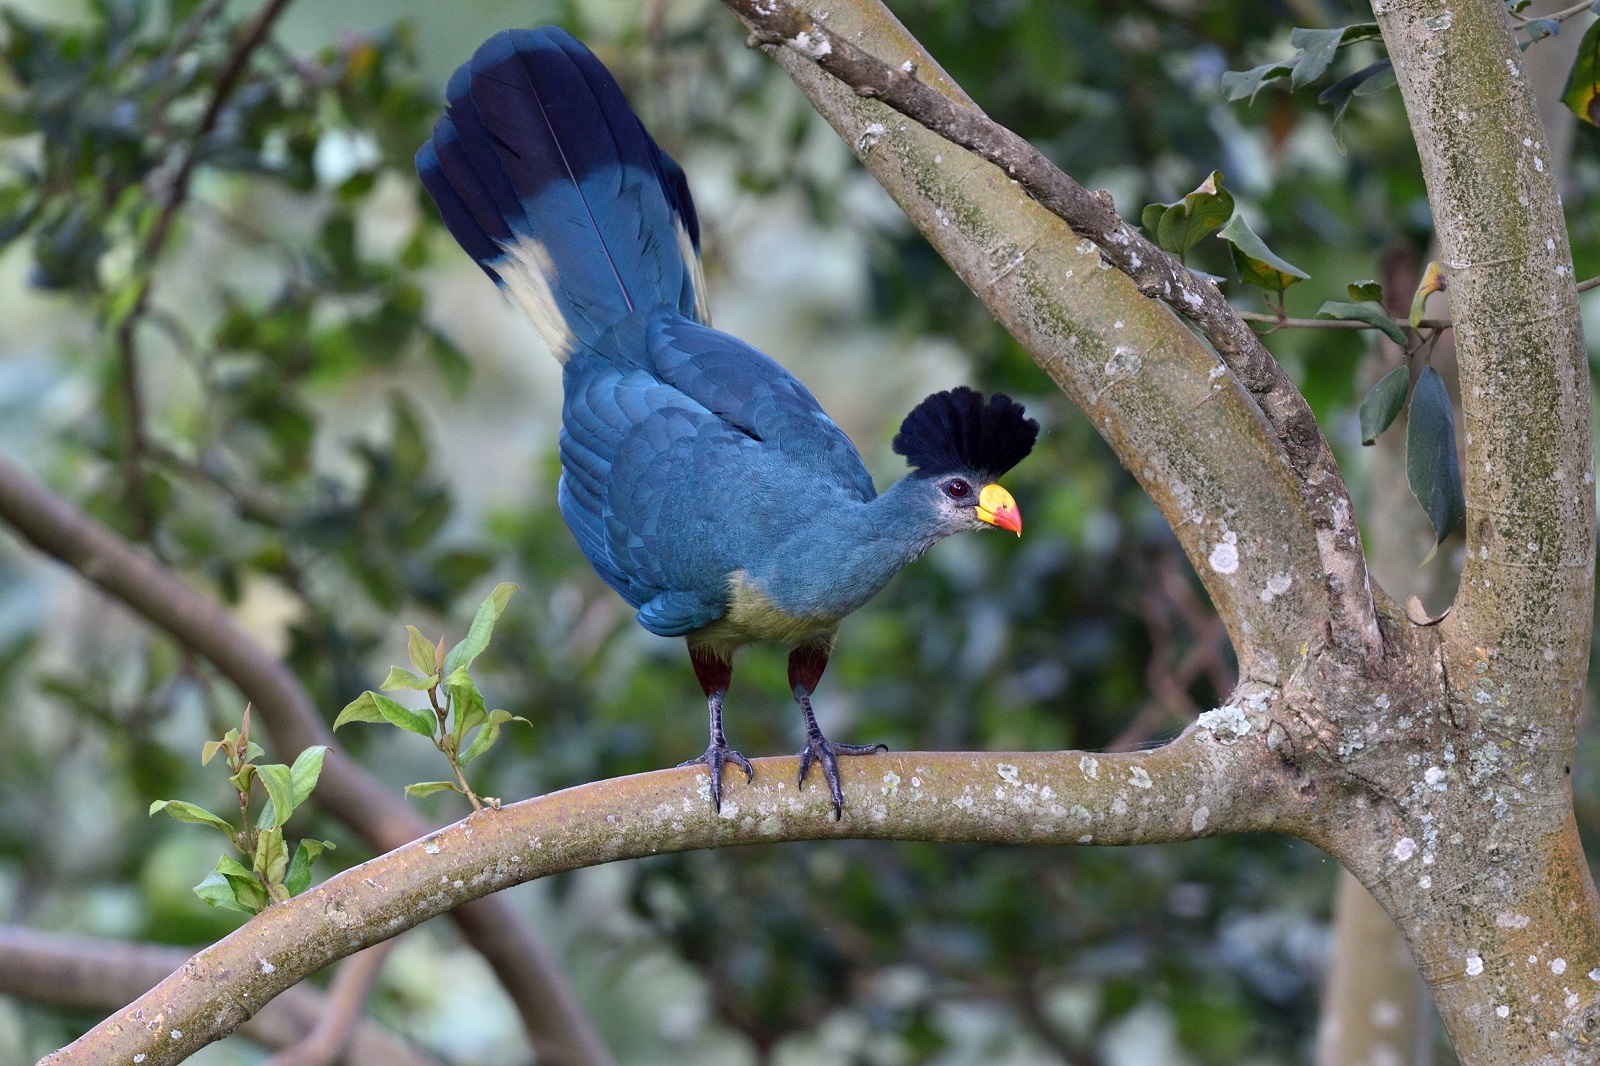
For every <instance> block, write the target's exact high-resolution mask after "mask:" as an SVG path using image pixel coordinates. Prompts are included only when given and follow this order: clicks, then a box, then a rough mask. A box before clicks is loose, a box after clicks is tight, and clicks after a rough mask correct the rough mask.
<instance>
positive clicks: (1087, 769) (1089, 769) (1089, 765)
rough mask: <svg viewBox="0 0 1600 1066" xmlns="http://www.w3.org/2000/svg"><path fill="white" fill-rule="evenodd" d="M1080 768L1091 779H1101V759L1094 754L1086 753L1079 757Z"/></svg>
mask: <svg viewBox="0 0 1600 1066" xmlns="http://www.w3.org/2000/svg"><path fill="white" fill-rule="evenodd" d="M1078 769H1079V770H1080V771H1082V772H1083V776H1084V777H1087V778H1088V779H1089V780H1090V781H1098V780H1100V760H1099V759H1096V758H1095V757H1094V756H1093V755H1085V756H1084V757H1083V758H1081V759H1079V760H1078Z"/></svg>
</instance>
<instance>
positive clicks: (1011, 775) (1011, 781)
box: [994, 762, 1022, 785]
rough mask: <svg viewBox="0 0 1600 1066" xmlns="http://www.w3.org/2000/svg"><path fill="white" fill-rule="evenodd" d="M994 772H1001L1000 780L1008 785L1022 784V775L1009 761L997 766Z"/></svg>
mask: <svg viewBox="0 0 1600 1066" xmlns="http://www.w3.org/2000/svg"><path fill="white" fill-rule="evenodd" d="M994 772H995V773H997V774H999V775H1000V780H1002V781H1004V782H1005V783H1006V784H1008V785H1020V784H1022V776H1021V775H1020V774H1019V773H1018V772H1017V768H1016V767H1015V766H1013V765H1011V764H1010V763H1008V762H1003V763H1001V764H1000V765H999V766H996V767H995V768H994Z"/></svg>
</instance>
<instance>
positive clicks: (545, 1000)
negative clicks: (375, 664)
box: [0, 458, 611, 1066]
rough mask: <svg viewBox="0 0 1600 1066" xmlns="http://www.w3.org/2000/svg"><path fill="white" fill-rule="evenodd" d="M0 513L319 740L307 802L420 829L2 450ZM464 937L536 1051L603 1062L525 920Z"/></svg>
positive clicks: (245, 650)
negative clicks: (321, 748)
mask: <svg viewBox="0 0 1600 1066" xmlns="http://www.w3.org/2000/svg"><path fill="white" fill-rule="evenodd" d="M0 519H4V520H5V521H7V522H9V523H10V524H11V525H12V527H13V528H15V529H16V531H17V532H18V533H20V534H21V535H22V536H23V537H25V538H26V539H27V540H28V541H29V542H30V543H31V544H33V545H34V546H35V547H37V548H38V549H40V550H41V551H43V552H46V553H47V554H49V555H52V556H54V557H55V558H57V559H59V560H61V561H62V562H64V563H66V564H67V565H68V566H70V567H72V568H73V569H74V570H76V571H78V572H79V573H80V574H82V575H83V576H84V577H85V578H87V579H88V580H90V581H92V582H94V583H95V584H96V585H98V586H99V587H100V588H102V589H104V590H105V591H106V592H107V593H109V594H110V595H112V596H113V597H115V598H116V599H118V600H120V601H121V602H122V603H124V604H126V605H127V606H128V607H130V608H131V609H132V610H134V611H135V612H137V613H138V614H140V615H141V616H143V617H144V618H145V620H146V621H148V622H149V623H150V624H151V625H153V626H155V627H156V628H157V629H159V630H162V631H164V632H166V633H167V634H168V635H169V636H171V637H172V638H173V639H174V640H176V641H177V642H178V643H179V644H181V645H183V646H184V647H186V648H188V649H190V650H191V651H193V652H194V653H195V654H197V655H200V656H202V657H203V658H205V659H208V660H210V661H211V662H212V663H213V664H214V665H215V666H216V667H217V669H218V670H220V671H221V672H222V673H223V674H224V675H225V676H226V677H227V678H228V680H230V681H232V682H233V684H234V685H235V686H237V687H238V689H239V691H240V693H241V694H243V696H244V697H245V699H247V700H249V701H250V703H252V704H253V705H254V706H255V709H256V714H257V715H258V718H257V720H258V721H260V722H261V723H262V724H263V725H264V726H265V727H266V730H267V733H268V736H269V737H270V739H271V741H272V747H273V748H274V749H275V750H276V751H278V752H279V753H280V754H284V755H286V756H288V757H292V756H293V754H294V753H296V752H299V751H303V750H304V749H305V748H308V747H310V746H311V745H313V744H324V745H327V746H328V753H327V756H326V757H325V758H324V760H323V764H322V777H321V784H320V785H319V787H318V789H317V792H316V797H315V798H316V801H317V803H318V805H319V806H320V807H322V809H323V810H325V811H327V812H328V813H329V814H331V815H333V816H334V817H335V818H338V819H340V820H341V821H343V822H344V823H345V824H346V825H348V826H350V828H351V829H353V830H354V831H355V832H356V833H358V834H359V835H360V836H361V837H363V838H364V839H365V840H367V841H368V842H369V843H371V844H372V845H373V846H374V847H375V848H377V849H379V850H392V849H394V848H396V847H399V846H400V845H401V844H404V843H406V842H408V841H411V840H415V839H416V838H417V837H419V836H421V835H423V834H424V833H426V832H427V831H428V828H429V827H428V825H427V823H426V822H424V821H423V820H422V819H421V818H420V817H419V816H418V815H417V814H416V813H415V812H413V811H412V810H411V809H410V808H409V807H408V806H407V805H406V803H405V801H404V800H403V799H401V798H400V797H399V796H397V795H396V794H395V793H393V792H391V791H390V790H389V789H388V788H387V787H386V786H385V785H384V784H383V783H382V782H381V781H379V780H378V779H377V778H375V777H373V776H372V775H371V774H369V773H367V771H366V770H364V769H362V767H361V766H360V765H359V764H358V763H356V762H355V760H353V759H351V758H350V756H349V755H348V754H346V753H345V751H344V749H343V748H342V747H341V746H340V745H339V743H338V741H337V740H335V739H334V736H333V733H332V731H331V730H329V729H328V726H327V724H326V723H325V722H324V721H323V720H322V716H321V715H320V714H319V713H318V712H317V709H316V707H315V705H314V704H313V703H312V702H311V697H310V696H309V695H308V694H307V692H306V691H305V689H304V688H303V687H302V686H301V685H300V682H299V681H298V680H296V678H295V676H294V675H293V674H292V673H290V671H289V670H288V668H287V667H285V666H284V665H283V664H282V663H280V662H278V661H277V660H276V659H274V658H272V657H271V656H270V655H268V654H267V653H266V652H265V651H263V650H262V649H261V648H260V646H258V645H257V644H256V643H255V642H254V641H253V640H251V639H250V637H249V636H248V635H247V634H245V633H244V632H243V631H242V630H241V629H240V628H239V627H238V625H236V624H235V623H234V621H233V619H232V617H231V616H230V615H229V614H228V613H227V612H226V611H225V610H223V609H222V607H221V606H219V605H218V604H217V603H215V602H214V601H212V600H210V599H208V598H207V597H205V596H202V595H201V594H199V593H197V592H195V591H194V590H193V589H191V588H189V586H187V585H185V584H184V583H183V581H182V580H181V579H180V578H179V577H178V576H177V575H176V574H174V573H173V572H172V571H171V570H169V569H167V568H166V567H165V566H163V565H162V564H161V563H159V562H157V561H156V560H155V559H152V558H151V557H149V556H147V555H144V554H141V553H140V552H138V551H137V550H135V549H134V548H133V547H132V546H130V545H129V544H127V543H126V542H124V541H123V540H122V539H121V538H119V537H118V536H117V535H116V534H114V533H112V532H111V531H110V530H108V529H106V528H105V527H104V526H102V525H100V524H99V523H98V522H95V521H94V520H93V519H91V518H89V517H88V516H87V515H85V514H83V513H82V512H81V511H79V510H77V509H76V508H75V507H73V506H72V505H71V504H70V503H68V502H67V501H65V500H63V499H61V498H60V497H58V496H56V495H55V494H54V493H52V492H50V490H48V489H46V488H45V487H44V486H42V485H40V484H38V483H37V482H35V481H33V480H32V479H31V478H29V477H28V476H27V475H26V474H25V473H23V471H22V470H21V469H20V468H18V467H17V466H15V465H14V464H12V463H11V462H9V461H7V460H6V459H4V458H0ZM455 918H456V921H457V923H458V924H459V925H460V926H461V931H462V934H463V935H464V936H465V937H466V939H467V941H468V943H470V944H472V946H473V947H474V948H476V949H477V950H478V951H479V952H481V953H482V954H483V956H484V957H485V958H486V959H487V960H488V961H489V964H490V965H491V966H492V967H493V968H494V970H495V973H496V974H497V976H498V977H499V978H500V981H501V983H502V984H503V985H504V986H505V988H506V990H507V992H508V993H510V995H511V997H512V999H513V1000H514V1001H515V1002H516V1005H517V1009H518V1010H519V1011H520V1012H521V1014H522V1020H523V1024H524V1025H525V1026H526V1027H527V1029H528V1034H529V1038H530V1039H531V1040H532V1042H533V1044H534V1047H535V1049H536V1050H537V1051H538V1053H539V1055H540V1057H541V1059H544V1060H547V1061H550V1062H553V1063H571V1064H575V1066H608V1064H609V1063H610V1062H611V1057H610V1053H609V1052H607V1051H606V1049H605V1045H604V1044H603V1043H601V1041H600V1038H599V1035H598V1034H597V1033H596V1032H595V1030H594V1027H593V1023H592V1022H591V1021H590V1020H589V1018H588V1016H587V1015H586V1014H585V1013H584V1012H583V1008H582V1007H581V1006H580V1005H579V1003H578V1000H577V996H576V994H575V993H574V992H573V991H572V988H571V986H570V984H568V982H567V980H566V978H565V976H564V975H563V974H562V973H561V970H560V967H559V966H558V965H557V963H556V961H555V959H554V958H553V957H552V956H551V954H550V951H549V949H548V948H546V947H545V945H544V943H543V942H542V941H541V940H540V939H539V937H538V935H537V934H536V933H535V932H534V931H533V929H532V928H531V927H529V925H528V923H527V921H526V920H525V919H524V918H523V917H522V916H521V915H519V914H518V913H517V912H516V910H514V909H513V908H512V907H511V905H510V903H509V902H508V901H506V900H503V899H494V900H484V901H482V902H481V903H477V904H474V905H473V906H472V907H469V908H464V909H462V910H461V911H459V912H457V914H456V915H455Z"/></svg>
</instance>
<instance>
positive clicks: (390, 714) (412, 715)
mask: <svg viewBox="0 0 1600 1066" xmlns="http://www.w3.org/2000/svg"><path fill="white" fill-rule="evenodd" d="M437 721H438V720H437V719H436V718H435V717H434V715H433V712H431V711H414V710H412V709H411V708H410V707H403V706H401V705H400V704H398V703H396V702H395V701H394V700H391V699H390V698H389V697H388V696H385V695H382V694H381V693H377V692H363V693H362V694H361V695H360V696H358V697H356V698H355V699H353V700H351V701H350V702H349V704H347V705H346V706H345V709H344V710H342V711H340V712H339V717H338V718H335V719H334V720H333V728H335V729H338V728H339V727H340V726H342V725H344V724H345V723H346V722H388V723H389V724H390V725H397V726H399V727H400V728H401V729H405V730H409V731H410V732H412V733H417V734H419V735H421V736H425V737H428V738H429V739H432V737H433V729H434V725H435V724H436V723H437Z"/></svg>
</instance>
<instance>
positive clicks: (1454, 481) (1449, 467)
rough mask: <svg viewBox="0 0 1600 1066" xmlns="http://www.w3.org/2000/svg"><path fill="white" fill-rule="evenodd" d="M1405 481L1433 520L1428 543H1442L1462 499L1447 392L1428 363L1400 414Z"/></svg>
mask: <svg viewBox="0 0 1600 1066" xmlns="http://www.w3.org/2000/svg"><path fill="white" fill-rule="evenodd" d="M1406 481H1407V482H1408V483H1409V484H1410V485H1411V493H1412V495H1414V496H1415V497H1416V498H1417V502H1418V503H1420V504H1422V509H1423V510H1424V511H1426V512H1427V513H1428V521H1429V522H1431V523H1432V524H1433V533H1434V545H1435V546H1438V545H1439V544H1442V543H1444V538H1445V537H1447V536H1448V535H1449V534H1450V531H1451V530H1452V529H1454V528H1455V527H1456V526H1457V525H1459V524H1460V523H1461V520H1462V519H1463V518H1465V517H1466V513H1467V501H1466V497H1465V496H1464V495H1463V494H1462V490H1461V464H1460V461H1459V459H1458V458H1457V455H1456V423H1455V415H1454V414H1453V413H1452V412H1451V409H1450V393H1449V390H1447V389H1446V388H1445V384H1444V378H1442V377H1440V376H1439V372H1438V371H1437V370H1435V369H1434V368H1433V367H1431V366H1430V367H1427V368H1426V369H1424V370H1423V371H1422V375H1421V376H1420V377H1418V378H1417V386H1416V388H1415V390H1413V392H1412V395H1411V410H1410V411H1409V413H1408V414H1407V416H1406Z"/></svg>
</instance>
